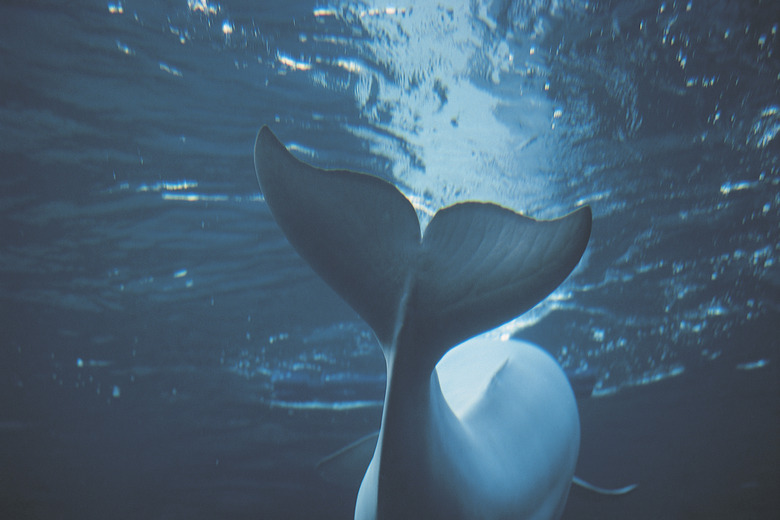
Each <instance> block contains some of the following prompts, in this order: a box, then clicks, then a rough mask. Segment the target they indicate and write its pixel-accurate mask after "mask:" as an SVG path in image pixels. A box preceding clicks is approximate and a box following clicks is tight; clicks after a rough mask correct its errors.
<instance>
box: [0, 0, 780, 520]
mask: <svg viewBox="0 0 780 520" xmlns="http://www.w3.org/2000/svg"><path fill="white" fill-rule="evenodd" d="M391 7H392V8H391ZM779 27H780V10H778V8H777V7H776V6H775V5H774V4H773V3H772V2H703V1H697V0H693V1H690V2H686V1H683V2H671V1H667V2H649V3H648V2H626V1H623V2H618V1H616V2H578V1H567V2H554V3H553V2H544V1H542V2H493V3H491V2H466V1H462V2H461V1H456V0H451V1H448V2H447V1H442V2H409V3H408V4H405V5H401V4H393V5H390V4H380V3H377V4H368V3H360V2H354V3H335V2H334V3H323V2H313V1H312V2H305V1H297V2H249V1H236V2H223V3H221V4H218V3H209V2H206V1H190V2H187V1H185V0H177V1H174V2H148V1H135V2H130V1H128V2H121V3H120V2H93V1H83V2H72V3H61V2H3V3H2V5H0V71H2V74H0V218H2V226H0V306H1V307H0V316H1V318H0V320H2V321H0V323H2V329H1V330H2V334H0V341H1V342H2V343H0V392H1V393H0V395H1V396H2V399H1V400H0V406H1V408H0V467H1V468H2V471H0V516H2V517H3V518H42V519H51V518H63V519H71V518H73V519H91V518H160V519H163V518H164V519H172V518H188V519H191V518H204V519H211V518H349V517H351V514H352V507H353V504H354V495H355V492H356V490H354V489H343V488H339V487H337V486H335V485H333V484H329V483H325V482H322V481H320V480H319V478H318V476H317V475H316V473H315V471H314V464H315V463H316V461H317V460H318V459H319V458H321V457H323V456H325V455H327V454H328V453H330V452H332V451H335V450H336V449H338V448H340V447H341V446H343V445H345V444H347V443H349V442H351V441H353V440H355V439H357V438H359V437H360V436H362V435H364V434H366V433H369V432H371V431H373V430H375V429H376V428H377V427H378V422H379V416H380V411H381V409H380V406H379V403H377V402H376V400H377V390H376V385H373V386H372V384H371V383H370V381H376V378H377V377H379V378H380V379H381V375H382V371H383V370H384V365H383V361H382V358H381V353H380V351H379V349H378V348H377V346H376V344H375V342H374V340H373V338H372V336H371V333H370V331H369V330H368V329H367V327H366V326H365V325H364V324H363V323H362V322H361V321H360V320H359V318H357V316H356V315H355V314H354V313H353V312H352V311H351V310H350V309H349V308H348V307H347V306H346V305H345V304H343V303H342V302H341V301H340V300H339V299H338V298H337V297H336V296H335V295H334V294H333V293H331V292H330V290H329V289H328V288H327V287H326V286H325V285H324V284H323V283H322V282H321V281H319V280H318V279H317V278H316V277H315V275H314V274H313V273H312V272H311V271H310V270H309V269H308V267H307V266H306V265H305V264H304V263H303V261H302V260H300V259H299V258H298V257H297V255H296V254H295V253H294V251H293V250H292V249H291V248H290V247H289V245H288V244H287V242H286V241H285V239H284V237H283V236H282V235H281V233H280V232H279V231H278V229H277V228H276V226H275V224H274V222H273V220H272V219H271V217H270V214H269V212H268V210H267V208H266V207H265V205H264V203H263V199H262V196H261V195H260V193H259V190H258V188H257V185H256V181H255V177H254V168H253V164H252V154H251V150H252V144H253V141H254V137H255V133H256V132H257V130H258V128H259V127H260V126H261V125H262V124H266V123H267V124H271V125H272V127H273V128H274V130H275V131H276V132H277V133H278V135H279V136H280V137H281V138H282V139H283V140H284V142H285V143H286V144H287V145H288V146H289V147H291V148H292V149H293V150H294V151H295V153H296V154H298V156H299V157H301V158H304V159H306V160H308V161H311V162H313V163H315V164H317V165H320V166H324V167H343V168H351V169H357V170H361V171H368V172H371V173H374V174H376V175H379V176H382V177H384V178H386V179H388V180H391V181H393V182H394V183H395V184H396V185H398V186H399V187H400V188H401V189H402V190H403V191H404V192H405V193H406V194H407V195H409V196H410V197H411V198H412V200H413V201H414V203H415V205H416V206H417V208H418V212H419V214H420V216H421V217H422V218H423V219H426V218H428V217H429V216H430V215H431V214H432V212H434V211H435V210H436V209H437V208H439V207H441V206H443V205H446V204H448V203H451V202H455V201H459V200H467V199H481V200H491V201H495V202H498V203H500V204H503V205H506V206H509V207H512V208H514V209H516V210H519V211H523V212H525V213H527V214H530V215H533V216H537V217H552V216H558V215H561V214H563V213H565V212H567V211H570V210H571V209H573V208H574V207H576V206H578V205H581V204H584V203H588V204H590V205H591V206H592V208H593V211H594V225H593V234H592V238H591V242H590V244H589V248H588V251H587V253H586V256H585V258H584V260H583V262H582V264H581V265H580V267H578V269H577V270H576V271H575V273H574V274H573V275H572V276H571V277H570V278H569V279H568V280H567V281H566V282H565V283H564V284H563V286H562V287H561V288H560V289H559V290H558V291H556V292H555V293H554V294H553V295H551V296H550V297H549V298H548V299H546V300H545V301H544V302H542V303H541V304H540V305H539V306H537V307H536V308H535V309H534V310H532V311H530V312H529V313H527V314H526V315H525V316H523V317H521V318H519V319H518V320H516V321H515V322H513V323H511V324H509V325H507V326H506V327H504V328H502V329H501V330H500V331H498V332H496V333H495V334H500V335H506V336H509V335H514V336H516V337H521V338H524V339H528V340H532V341H534V342H536V343H538V344H539V345H541V346H543V347H544V348H546V349H548V350H549V351H550V352H552V353H553V354H554V355H555V356H557V357H558V359H559V361H560V362H561V364H562V365H563V366H564V367H565V368H567V369H572V370H573V369H578V368H579V369H585V368H586V369H588V370H590V371H593V372H595V373H596V374H597V383H596V390H595V393H594V395H595V397H591V398H589V399H584V400H582V401H581V402H580V412H581V420H582V426H583V429H582V430H583V442H582V448H581V456H580V467H579V468H578V474H579V475H580V476H582V477H584V478H587V479H589V480H592V481H594V482H595V483H598V484H603V485H615V486H618V485H624V484H626V483H630V482H639V484H640V487H639V488H638V489H637V491H635V492H634V493H632V494H631V495H628V496H625V497H620V498H605V497H596V496H593V495H589V494H587V493H585V492H583V491H582V490H579V489H575V490H573V491H572V494H571V497H570V501H569V504H568V509H567V511H566V513H565V518H571V519H575V518H632V519H636V518H647V519H653V518H680V519H682V518H775V517H776V515H777V512H778V509H780V504H778V498H777V490H778V488H779V487H780V475H779V470H778V468H780V453H779V448H780V446H779V445H778V438H780V436H779V435H780V388H779V387H778V381H780V379H779V378H778V376H779V375H780V374H778V362H780V359H778V345H779V343H780V341H779V340H778V338H779V337H780V328H779V326H778V323H780V321H778V320H780V268H779V267H778V257H779V256H780V245H778V244H779V242H780V218H779V216H780V177H779V169H780V145H779V144H778V143H780V140H778V133H780V55H778V52H780V50H779V49H778V43H779V39H780V36H779V35H778V34H777V33H778V29H779ZM301 374H307V375H306V377H308V378H310V379H309V381H310V382H313V383H312V384H311V385H308V386H307V385H304V386H303V387H302V388H301V389H298V390H296V392H298V393H294V392H293V393H290V392H287V393H285V392H282V391H280V389H281V388H282V385H284V384H286V383H289V382H290V378H291V377H301ZM343 374H350V376H349V377H352V379H349V377H347V379H344V376H343ZM338 375H341V376H338ZM337 376H338V377H342V379H341V383H338V384H340V385H341V386H338V385H336V386H334V384H332V381H334V380H333V379H332V378H333V377H337ZM329 378H331V379H329ZM323 381H325V382H326V383H323ZM345 381H346V382H345ZM356 381H357V382H358V383H359V384H358V383H356ZM366 381H369V382H368V383H367V382H366ZM314 383H316V384H314ZM353 383H354V384H353ZM323 384H327V385H329V386H328V387H327V390H323V388H322V385H323ZM318 385H319V386H318ZM380 386H381V384H380ZM287 389H288V390H289V387H288V388H287ZM318 389H319V390H318ZM309 390H311V391H310V392H309ZM379 398H380V399H381V388H380V391H379Z"/></svg>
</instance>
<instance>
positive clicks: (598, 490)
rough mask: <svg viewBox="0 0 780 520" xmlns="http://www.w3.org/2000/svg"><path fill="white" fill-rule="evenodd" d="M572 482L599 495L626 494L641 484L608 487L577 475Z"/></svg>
mask: <svg viewBox="0 0 780 520" xmlns="http://www.w3.org/2000/svg"><path fill="white" fill-rule="evenodd" d="M572 483H574V484H576V485H578V486H580V487H581V488H583V489H587V490H588V491H593V492H594V493H598V494H599V495H611V496H618V495H625V494H626V493H630V492H632V491H633V490H635V489H636V488H637V487H638V486H639V484H630V485H628V486H624V487H622V488H615V489H608V488H603V487H599V486H594V485H593V484H591V483H589V482H586V481H584V480H582V479H581V478H580V477H578V476H576V475H575V476H574V478H573V479H572Z"/></svg>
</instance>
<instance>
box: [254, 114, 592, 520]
mask: <svg viewBox="0 0 780 520" xmlns="http://www.w3.org/2000/svg"><path fill="white" fill-rule="evenodd" d="M254 158H255V169H256V172H257V178H258V181H259V183H260V187H261V190H262V192H263V195H264V197H265V201H266V203H267V204H268V207H269V209H270V210H271V213H272V214H273V216H274V218H275V220H276V222H277V224H278V225H279V227H280V228H281V229H282V231H283V232H284V234H285V235H286V237H287V239H288V240H289V242H290V243H291V244H292V246H293V247H294V248H295V249H296V250H297V252H298V253H299V254H300V255H301V256H302V257H303V258H304V259H305V260H306V261H307V262H308V263H309V264H310V265H311V267H312V268H313V269H314V271H315V272H316V273H317V274H318V275H319V276H320V277H321V278H322V279H323V280H325V281H326V282H327V283H328V284H329V285H330V286H331V287H332V288H333V289H334V290H335V291H336V292H337V293H338V294H339V295H341V297H342V298H344V300H346V301H347V303H349V304H350V305H351V306H352V308H353V309H355V311H356V312H357V313H358V314H359V315H360V316H361V317H362V318H363V319H364V320H365V321H366V322H367V323H368V325H369V326H370V327H371V328H372V329H373V331H374V333H375V334H376V336H377V338H378V340H379V342H380V344H381V347H382V350H383V353H384V356H385V360H386V364H387V387H386V391H385V401H384V408H383V412H382V423H381V428H380V431H379V434H378V436H377V439H376V441H375V447H374V452H373V457H372V459H371V462H370V464H369V466H368V469H367V471H366V473H365V475H364V477H363V480H362V483H361V485H360V489H359V492H358V497H357V503H356V506H355V518H356V519H360V520H363V519H382V520H387V519H392V520H395V519H421V520H422V519H427V520H432V519H449V520H453V519H476V518H480V519H504V518H522V519H550V518H558V517H559V516H560V515H561V513H562V511H563V507H564V505H565V502H566V498H567V496H568V492H569V488H570V486H571V483H572V478H573V475H574V466H575V464H576V461H577V455H578V450H579V437H580V430H579V417H578V412H577V405H576V401H575V398H574V394H573V392H572V389H571V387H570V386H569V383H568V381H567V379H566V376H565V375H564V373H563V371H562V370H561V369H560V367H559V366H558V364H557V363H556V362H555V360H554V359H553V358H552V357H550V356H549V355H548V354H547V353H546V352H544V351H543V350H542V349H540V348H538V347H535V346H533V345H531V344H528V343H522V342H517V341H495V340H484V339H481V338H475V339H471V340H470V341H466V340H469V339H470V338H474V337H475V336H477V335H479V334H481V333H483V332H485V331H488V330H491V329H493V328H495V327H497V326H499V325H501V324H503V323H506V322H508V321H509V320H511V319H513V318H515V317H516V316H519V315H520V314H522V313H523V312H525V311H526V310H528V309H530V308H531V307H532V306H534V305H535V304H536V303H538V302H539V301H540V300H542V299H543V298H544V297H546V296H547V295H548V294H549V293H550V292H551V291H553V290H554V289H555V288H556V287H557V286H558V285H559V284H560V283H561V282H562V281H563V280H564V279H565V278H566V277H567V276H568V275H569V274H570V272H571V271H572V270H573V269H574V267H575V266H576V265H577V263H578V262H579V260H580V258H581V256H582V254H583V252H584V251H585V248H586V246H587V243H588V240H589V237H590V229H591V220H592V217H591V211H590V208H589V207H588V206H584V207H581V208H579V209H577V210H576V211H574V212H572V213H570V214H568V215H566V216H564V217H561V218H559V219H555V220H548V221H541V220H535V219H532V218H529V217H526V216H523V215H521V214H519V213H516V212H514V211H512V210H509V209H507V208H504V207H501V206H498V205H495V204H490V203H483V202H464V203H458V204H454V205H451V206H448V207H445V208H443V209H440V210H439V211H438V212H437V213H436V214H435V215H434V216H433V218H432V219H431V221H430V223H429V224H428V226H427V228H426V229H425V233H424V234H423V233H422V232H421V229H420V224H419V221H418V219H417V215H416V213H415V210H414V208H413V207H412V205H411V203H410V202H409V201H408V200H407V199H406V198H405V197H404V196H403V194H402V193H401V192H400V191H398V189H396V188H395V187H394V186H393V185H392V184H390V183H387V182H385V181H383V180H381V179H379V178H376V177H373V176H371V175H367V174H362V173H356V172H351V171H345V170H323V169H319V168H315V167H313V166H311V165H308V164H306V163H304V162H301V161H299V160H298V159H296V158H295V157H294V156H293V155H292V154H291V153H290V152H289V151H288V150H287V149H286V148H285V147H284V145H283V144H282V143H281V142H280V141H279V140H278V139H277V138H276V136H274V134H273V133H272V132H271V130H270V129H269V128H268V127H267V126H264V127H263V128H262V129H261V130H260V131H259V133H258V135H257V140H256V142H255V150H254ZM461 343H463V344H462V345H460V346H457V345H459V344H461ZM453 347H455V348H453ZM445 354H446V355H445ZM437 364H438V368H437ZM445 391H446V395H445ZM367 442H369V440H366V441H364V444H366V443H367ZM373 443H374V441H373V439H370V444H373ZM363 449H365V447H364V448H363Z"/></svg>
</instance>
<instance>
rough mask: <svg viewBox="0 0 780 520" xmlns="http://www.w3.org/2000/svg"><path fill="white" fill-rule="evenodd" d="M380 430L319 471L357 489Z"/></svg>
mask: <svg viewBox="0 0 780 520" xmlns="http://www.w3.org/2000/svg"><path fill="white" fill-rule="evenodd" d="M378 437H379V432H378V431H377V432H374V433H370V434H368V435H366V436H364V437H361V438H360V439H358V440H356V441H355V442H353V443H352V444H349V445H348V446H345V447H343V448H341V449H340V450H339V451H337V452H335V453H332V454H330V455H328V456H327V457H325V458H323V459H322V460H320V461H319V462H318V463H317V467H316V469H317V473H318V474H319V475H320V477H322V478H323V479H324V480H326V481H328V482H331V483H334V484H338V485H340V486H342V487H344V488H346V489H355V488H357V486H358V485H359V484H360V479H361V478H362V477H363V473H364V472H365V471H366V467H368V463H369V462H371V456H372V455H373V453H374V446H375V445H376V441H377V438H378ZM571 481H572V484H574V485H576V486H579V487H581V488H583V489H586V490H588V491H591V492H593V493H596V494H599V495H607V496H620V495H625V494H628V493H630V492H632V491H633V490H635V489H636V488H637V487H639V484H629V485H628V486H623V487H620V488H603V487H600V486H596V485H594V484H591V483H590V482H587V481H585V480H583V479H581V478H580V477H578V476H577V475H574V476H573V477H572V479H571Z"/></svg>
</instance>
